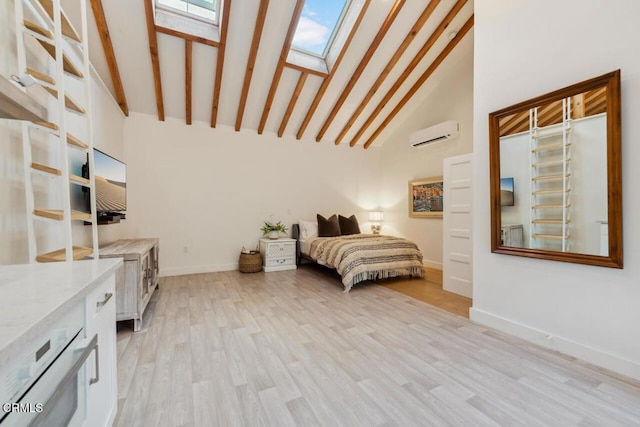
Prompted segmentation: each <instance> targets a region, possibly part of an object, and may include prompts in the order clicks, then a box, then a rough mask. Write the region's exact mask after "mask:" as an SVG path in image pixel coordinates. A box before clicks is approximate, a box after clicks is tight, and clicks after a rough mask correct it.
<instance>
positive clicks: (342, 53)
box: [296, 0, 371, 139]
mask: <svg viewBox="0 0 640 427" xmlns="http://www.w3.org/2000/svg"><path fill="white" fill-rule="evenodd" d="M370 4H371V0H365V1H364V4H363V5H362V9H360V13H359V14H358V17H357V18H356V22H354V24H353V28H352V29H351V31H350V32H349V35H348V36H347V40H345V42H344V46H342V50H340V53H339V54H338V57H337V58H336V62H335V63H334V64H333V67H332V68H331V71H330V72H329V75H328V76H327V77H326V78H325V79H324V80H323V82H322V85H321V86H320V89H318V92H316V96H315V98H313V102H312V103H311V106H310V107H309V110H307V114H306V115H305V117H304V119H303V120H302V124H301V125H300V128H299V129H298V132H297V133H296V139H300V138H302V135H304V132H305V131H306V130H307V126H309V122H310V121H311V117H313V115H314V114H315V112H316V110H317V109H318V105H319V104H320V101H321V100H322V97H323V96H324V94H325V92H326V91H327V88H328V87H329V84H331V80H333V76H335V74H336V71H337V70H338V67H339V66H340V63H341V62H342V58H344V56H345V54H346V53H347V50H348V49H349V45H351V41H352V40H353V37H354V36H355V35H356V32H357V31H358V28H359V27H360V23H361V22H362V18H364V15H365V13H366V12H367V9H368V8H369V5H370Z"/></svg>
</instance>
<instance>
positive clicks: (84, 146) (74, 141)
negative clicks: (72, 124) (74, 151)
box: [67, 132, 89, 150]
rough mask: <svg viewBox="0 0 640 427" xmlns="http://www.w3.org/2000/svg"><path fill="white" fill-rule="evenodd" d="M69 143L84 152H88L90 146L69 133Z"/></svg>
mask: <svg viewBox="0 0 640 427" xmlns="http://www.w3.org/2000/svg"><path fill="white" fill-rule="evenodd" d="M67 143H68V144H69V145H72V146H74V147H76V148H81V149H83V150H88V149H89V146H88V145H87V144H85V143H84V142H82V141H80V140H79V139H78V138H76V137H75V136H73V135H71V134H70V133H68V132H67Z"/></svg>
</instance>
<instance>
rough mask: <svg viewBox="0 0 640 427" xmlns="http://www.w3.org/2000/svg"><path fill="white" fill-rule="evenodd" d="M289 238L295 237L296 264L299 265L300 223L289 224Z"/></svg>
mask: <svg viewBox="0 0 640 427" xmlns="http://www.w3.org/2000/svg"><path fill="white" fill-rule="evenodd" d="M291 238H292V239H296V265H298V266H299V265H300V224H292V225H291Z"/></svg>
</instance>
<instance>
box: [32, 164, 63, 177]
mask: <svg viewBox="0 0 640 427" xmlns="http://www.w3.org/2000/svg"><path fill="white" fill-rule="evenodd" d="M31 168H32V169H34V170H37V171H39V172H44V173H47V174H50V175H55V176H60V175H62V171H61V170H60V169H56V168H52V167H50V166H46V165H43V164H40V163H35V162H33V163H31Z"/></svg>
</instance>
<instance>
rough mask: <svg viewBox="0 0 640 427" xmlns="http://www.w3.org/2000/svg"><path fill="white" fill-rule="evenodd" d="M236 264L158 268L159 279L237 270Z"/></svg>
mask: <svg viewBox="0 0 640 427" xmlns="http://www.w3.org/2000/svg"><path fill="white" fill-rule="evenodd" d="M237 269H238V264H237V263H233V264H211V265H193V266H188V267H173V268H160V277H167V276H183V275H185V274H201V273H215V272H217V271H232V270H237Z"/></svg>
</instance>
